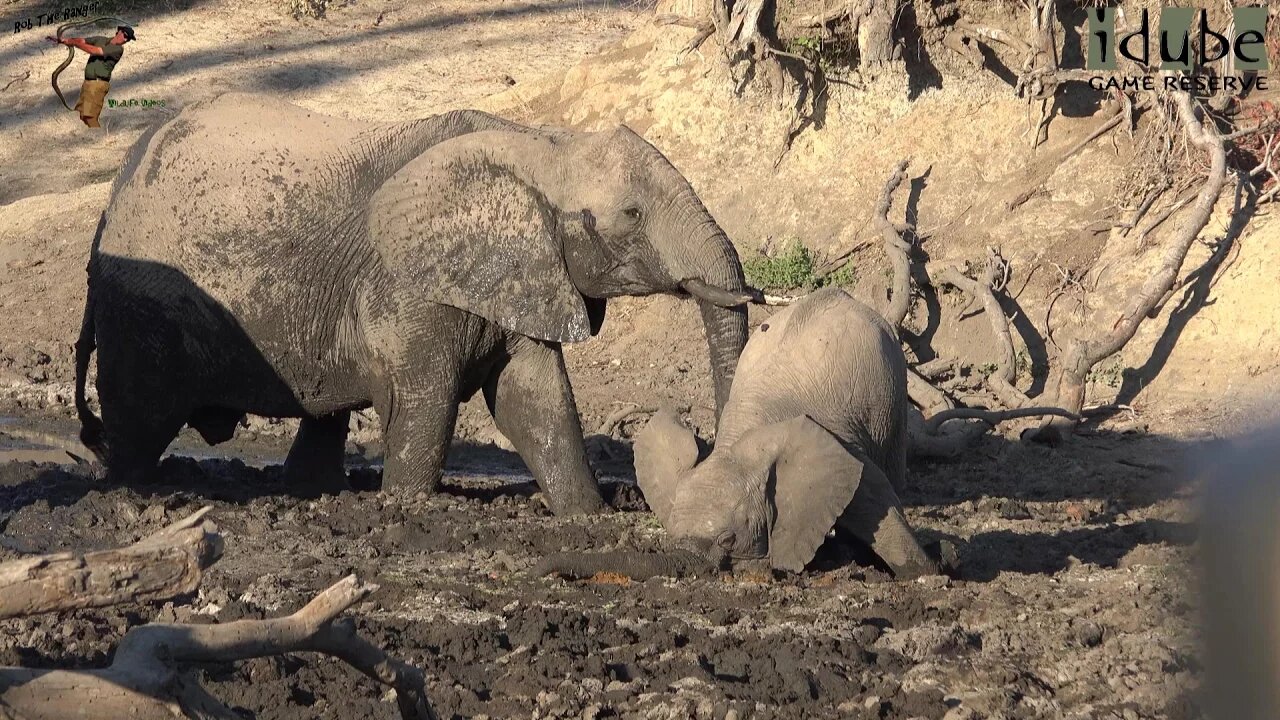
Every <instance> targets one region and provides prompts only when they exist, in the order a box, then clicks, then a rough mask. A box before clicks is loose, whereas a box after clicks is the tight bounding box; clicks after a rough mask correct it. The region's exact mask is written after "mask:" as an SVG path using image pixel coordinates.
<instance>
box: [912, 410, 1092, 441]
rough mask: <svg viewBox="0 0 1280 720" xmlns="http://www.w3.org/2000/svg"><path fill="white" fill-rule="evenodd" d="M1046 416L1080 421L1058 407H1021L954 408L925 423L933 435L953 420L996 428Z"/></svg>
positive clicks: (1077, 416)
mask: <svg viewBox="0 0 1280 720" xmlns="http://www.w3.org/2000/svg"><path fill="white" fill-rule="evenodd" d="M1044 415H1053V416H1057V417H1064V418H1068V419H1071V420H1079V419H1080V416H1079V415H1076V414H1075V413H1073V412H1070V411H1067V410H1063V409H1062V408H1056V407H1021V408H1013V409H1011V410H987V409H986V408H967V407H966V408H953V409H951V410H944V411H942V412H940V413H937V414H936V415H933V416H931V417H930V418H929V419H928V420H927V421H926V423H925V429H926V430H928V431H929V432H930V433H931V434H935V435H936V434H937V433H938V432H939V431H940V430H941V429H942V426H943V425H944V424H946V423H947V422H950V421H951V420H981V421H982V422H984V423H986V424H987V425H988V426H990V427H995V426H997V425H999V424H1000V423H1002V422H1006V421H1009V420H1017V419H1019V418H1028V417H1041V416H1044Z"/></svg>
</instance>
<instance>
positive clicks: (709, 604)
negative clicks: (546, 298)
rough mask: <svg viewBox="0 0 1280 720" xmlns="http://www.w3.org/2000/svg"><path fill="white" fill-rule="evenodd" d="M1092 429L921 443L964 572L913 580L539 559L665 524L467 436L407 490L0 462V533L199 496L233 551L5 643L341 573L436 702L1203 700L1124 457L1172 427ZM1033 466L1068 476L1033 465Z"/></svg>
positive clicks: (15, 535)
mask: <svg viewBox="0 0 1280 720" xmlns="http://www.w3.org/2000/svg"><path fill="white" fill-rule="evenodd" d="M1090 443H1093V444H1088V443H1080V444H1077V445H1075V446H1068V447H1065V448H1063V449H1061V450H1060V451H1058V452H1055V453H1052V454H1045V453H1041V451H1040V450H1039V449H1035V448H1031V449H1027V448H1022V447H1020V446H1016V445H991V446H988V447H985V448H984V449H983V450H984V453H985V454H984V453H978V454H976V455H975V456H974V457H973V458H970V459H966V460H964V461H962V462H957V463H948V464H938V465H929V466H920V467H916V468H913V473H912V480H913V484H912V490H911V491H910V492H909V493H908V495H907V498H906V500H907V504H908V513H909V515H910V517H911V520H912V522H913V523H914V524H915V525H916V527H917V528H918V529H919V531H920V532H921V534H922V535H925V536H926V537H929V538H949V539H953V540H954V541H955V542H956V543H957V545H958V547H959V552H960V562H961V570H962V572H961V574H960V576H959V578H957V579H948V578H942V577H934V578H925V579H923V580H921V581H917V582H910V583H901V582H895V581H893V580H892V579H891V578H890V577H889V576H888V575H887V574H885V573H884V572H882V571H881V570H879V569H877V568H875V567H874V566H869V565H861V564H858V562H856V558H853V557H852V556H850V555H848V554H847V549H846V548H840V547H828V548H824V551H823V556H822V558H820V560H821V562H819V563H817V564H815V565H814V567H813V568H811V570H810V571H809V572H806V573H803V574H798V575H789V574H784V573H768V572H740V573H738V574H736V575H731V574H726V575H722V576H720V577H713V578H703V579H692V580H681V581H674V580H667V579H662V578H655V579H651V580H649V581H645V582H625V581H619V580H618V579H617V578H609V577H596V578H593V579H591V580H587V581H580V582H569V581H564V580H559V579H543V578H534V577H531V576H530V575H529V573H528V571H529V570H530V568H531V567H532V566H533V564H534V563H535V562H537V560H538V559H540V558H541V557H542V556H543V555H545V554H547V553H552V552H557V551H562V550H585V549H596V550H600V549H610V548H619V547H621V548H636V549H654V548H658V547H660V546H661V543H662V542H663V532H662V530H661V528H660V527H659V526H658V524H657V523H656V522H655V521H654V518H653V516H652V514H650V513H648V512H647V511H644V510H643V507H644V505H643V499H642V498H641V497H640V496H639V494H638V493H637V492H636V490H635V487H634V486H633V485H632V484H630V483H629V482H627V481H625V480H624V481H622V482H615V481H612V480H610V481H607V482H606V483H605V484H604V489H605V493H606V496H607V497H609V499H610V501H611V504H612V505H613V506H614V507H615V508H619V510H618V511H615V512H613V513H610V514H606V515H601V516H595V517H590V518H557V517H554V516H552V515H551V514H550V513H549V512H548V511H547V509H546V508H545V506H544V505H543V504H542V502H541V499H540V496H539V494H538V493H537V488H536V486H535V485H533V484H532V483H530V482H529V481H528V479H527V477H526V478H521V477H520V476H519V475H516V474H513V473H512V472H506V471H504V473H503V474H498V475H494V474H488V473H487V472H477V471H476V470H475V468H487V467H489V465H486V464H485V463H486V462H487V461H485V458H484V455H483V453H472V452H471V451H469V450H467V449H465V448H463V449H462V450H460V451H458V450H456V451H455V454H456V455H457V456H458V457H457V458H456V460H458V462H455V463H454V467H461V468H463V469H461V470H453V471H451V472H450V473H449V475H448V476H447V478H446V485H447V488H446V492H441V493H436V494H433V495H429V496H428V495H420V496H416V497H414V498H409V499H404V498H400V497H397V496H394V495H391V494H388V493H383V492H378V491H372V490H365V491H360V492H355V491H349V492H342V493H340V494H337V495H317V494H315V493H308V492H306V491H305V489H299V488H292V487H289V486H288V485H287V484H286V483H285V482H284V480H283V476H282V474H281V472H280V468H279V467H278V466H271V465H268V466H267V467H264V468H257V467H252V466H250V465H246V464H245V463H243V462H240V461H237V460H200V461H197V460H193V459H189V458H183V457H171V458H168V459H166V460H165V461H164V463H163V464H162V466H161V471H160V473H159V482H158V483H156V484H154V485H148V486H145V487H115V486H110V485H107V484H105V483H104V482H103V481H102V480H100V479H98V478H96V477H95V476H94V475H93V474H92V473H91V472H90V471H89V470H88V469H87V468H85V467H80V466H75V465H70V464H67V465H53V464H48V463H45V464H36V463H27V462H8V463H3V464H0V527H2V528H3V534H2V535H0V558H3V559H10V558H13V557H18V556H20V555H22V554H27V553H35V552H49V551H54V550H62V549H76V550H82V549H91V548H100V547H107V546H111V545H119V544H123V543H128V542H132V541H133V540H136V539H137V538H139V537H141V536H143V535H145V534H147V533H150V532H153V531H155V530H157V529H159V528H160V527H162V526H163V525H164V524H166V523H168V522H171V521H173V520H176V519H177V518H179V517H181V516H183V515H185V514H186V513H189V512H191V511H193V510H195V509H197V508H198V507H200V506H202V505H205V504H212V505H213V506H214V511H213V514H212V516H213V518H214V519H215V521H216V522H217V523H218V525H219V526H220V528H222V530H223V533H224V536H225V539H226V553H225V555H224V557H223V559H222V560H221V561H220V562H218V563H217V564H216V565H214V566H213V568H211V570H210V571H209V572H208V573H207V575H206V578H205V581H204V583H203V585H202V587H201V589H200V590H199V591H198V592H197V593H195V594H194V595H192V596H190V597H185V598H179V599H177V600H175V601H173V602H170V603H166V604H163V605H161V606H154V605H133V606H122V607H117V608H112V609H108V610H84V611H77V612H72V613H66V614H64V615H61V616H39V617H34V618H26V619H22V620H10V621H4V622H0V663H5V664H22V665H30V666H37V667H52V666H61V667H96V666H102V665H105V664H107V663H108V662H109V660H110V657H111V653H112V650H113V648H114V646H115V644H116V643H117V642H118V641H119V638H120V637H121V636H122V635H123V634H124V632H126V631H127V630H128V629H129V628H130V627H133V626H136V625H138V624H141V623H144V622H149V621H155V620H159V621H170V622H173V621H179V622H196V623H203V622H229V621H231V620H235V619H240V618H260V617H273V616H279V615H284V614H287V613H289V612H292V611H293V610H294V609H296V608H297V607H299V606H301V605H302V604H304V603H305V602H306V601H307V600H308V599H309V598H310V597H311V596H312V595H313V594H314V593H316V592H318V591H319V590H321V589H323V588H324V587H326V586H327V585H329V584H330V583H331V582H333V581H335V580H336V579H338V578H339V577H341V576H343V575H345V574H347V573H351V572H355V573H356V574H358V575H359V576H360V577H361V578H362V579H364V580H368V581H371V582H374V583H377V584H378V585H379V586H380V588H381V589H380V590H379V591H378V592H377V593H375V594H374V595H373V596H372V597H371V598H370V599H369V600H368V601H366V602H365V603H363V604H361V605H360V606H357V607H356V608H353V609H352V611H351V613H350V614H351V615H352V616H353V617H354V618H355V619H356V624H357V626H358V628H359V629H360V632H361V633H362V634H365V635H366V636H368V637H369V638H371V639H372V640H374V641H375V642H378V643H379V644H382V645H384V646H385V647H387V648H388V649H389V650H390V651H391V652H392V653H393V654H395V655H397V656H399V657H401V658H404V659H406V660H408V661H410V662H413V663H415V664H418V665H420V666H421V667H422V668H423V669H424V670H425V671H426V672H427V676H428V678H429V690H430V692H431V697H432V699H433V701H434V703H435V704H436V706H437V709H438V710H440V711H441V712H442V713H443V715H444V716H445V717H467V718H473V717H476V718H479V717H490V718H500V717H538V718H555V717H565V718H605V717H655V718H715V719H716V720H720V719H721V718H726V717H738V718H795V717H814V718H827V717H830V718H837V717H839V718H904V719H905V718H948V719H955V718H978V717H1027V718H1039V717H1044V718H1050V717H1082V718H1083V717H1107V716H1112V715H1114V716H1115V717H1129V716H1130V715H1132V716H1135V717H1192V716H1194V715H1192V714H1188V713H1193V712H1194V702H1193V697H1194V696H1193V695H1191V694H1190V693H1191V691H1192V689H1194V687H1195V685H1196V683H1197V682H1198V668H1197V665H1196V663H1195V661H1194V659H1193V658H1194V656H1195V655H1194V648H1193V646H1192V641H1191V640H1190V637H1189V628H1190V626H1191V624H1192V622H1193V619H1194V613H1195V610H1194V601H1193V599H1192V598H1190V597H1189V596H1188V595H1189V593H1188V591H1187V588H1188V587H1189V586H1190V584H1191V582H1192V580H1191V577H1190V575H1189V571H1188V570H1187V562H1188V555H1189V552H1190V550H1189V547H1190V543H1191V542H1192V541H1193V540H1194V538H1193V537H1192V536H1189V535H1188V534H1187V533H1186V532H1184V529H1185V527H1184V526H1185V500H1184V498H1183V497H1182V496H1183V494H1185V492H1186V489H1185V488H1184V487H1183V486H1182V485H1180V484H1179V483H1178V482H1176V481H1175V480H1176V479H1175V478H1173V477H1171V476H1170V475H1169V474H1168V473H1161V472H1158V471H1156V472H1151V471H1143V470H1140V469H1137V468H1134V467H1131V466H1127V465H1125V464H1122V463H1117V462H1113V461H1112V459H1113V458H1121V459H1127V460H1130V461H1132V462H1143V460H1142V458H1144V457H1146V456H1147V455H1149V454H1150V453H1165V454H1167V453H1168V452H1169V447H1168V446H1165V445H1157V444H1154V443H1152V442H1151V441H1147V440H1143V441H1133V440H1129V439H1124V438H1115V439H1108V440H1107V441H1106V442H1105V443H1103V442H1102V440H1101V439H1094V440H1091V441H1090ZM1098 443H1102V444H1103V445H1105V447H1095V445H1097V444H1098ZM1076 466H1079V467H1080V468H1081V470H1079V471H1077V470H1073V468H1074V467H1076ZM467 468H470V469H467ZM1086 468H1088V470H1086ZM371 473H372V474H373V475H374V477H368V476H367V475H368V474H371ZM1048 473H1058V474H1060V475H1061V476H1065V477H1066V478H1067V479H1068V480H1070V481H1072V482H1073V483H1074V484H1073V485H1063V486H1062V487H1060V488H1058V489H1057V490H1055V491H1053V492H1046V491H1043V490H1042V489H1041V488H1040V486H1039V483H1038V481H1037V480H1036V478H1039V477H1041V476H1042V475H1044V474H1048ZM354 474H355V475H356V476H362V474H363V476H364V480H365V481H366V482H365V483H364V485H365V486H376V484H377V483H376V471H375V470H372V469H368V468H365V469H360V470H357V471H355V473H354ZM1117 497H1118V498H1119V499H1116V498H1117ZM197 670H198V671H199V672H201V673H203V674H204V677H205V681H206V684H207V687H209V689H210V690H211V691H212V692H213V693H215V694H216V695H217V696H218V697H220V698H222V699H224V700H226V701H227V702H229V703H230V704H231V705H233V706H234V707H237V708H238V710H239V712H240V713H241V714H242V715H243V716H244V717H248V718H262V719H265V718H279V719H282V720H286V719H287V720H293V719H295V718H316V717H321V718H349V717H371V718H394V717H397V712H396V709H395V704H394V702H392V701H391V699H390V698H389V697H387V696H386V695H385V694H384V693H383V691H382V689H381V688H379V687H377V686H375V685H374V684H373V683H371V682H369V681H367V680H365V679H364V678H362V677H360V676H358V675H356V674H355V673H354V672H352V671H351V670H350V669H349V668H347V667H345V666H343V665H341V664H340V663H337V662H336V661H332V660H329V659H325V658H321V657H318V656H313V655H294V656H287V657H282V658H267V659H260V660H253V661H249V662H243V663H239V664H236V665H229V664H215V665H208V666H203V667H200V668H197Z"/></svg>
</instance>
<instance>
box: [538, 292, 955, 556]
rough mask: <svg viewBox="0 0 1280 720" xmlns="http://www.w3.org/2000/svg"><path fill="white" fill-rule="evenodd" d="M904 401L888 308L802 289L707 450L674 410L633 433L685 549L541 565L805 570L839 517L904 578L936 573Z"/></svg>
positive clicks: (764, 339)
mask: <svg viewBox="0 0 1280 720" xmlns="http://www.w3.org/2000/svg"><path fill="white" fill-rule="evenodd" d="M906 403H907V387H906V360H905V358H904V357H903V355H902V350H901V348H900V347H899V345H898V341H897V339H896V338H895V337H894V335H893V332H892V331H891V330H890V329H889V326H888V325H887V324H886V323H885V322H884V320H882V319H881V318H880V316H879V315H877V314H876V313H875V312H874V311H873V310H871V309H870V308H868V307H866V306H865V305H863V304H862V303H859V302H858V301H856V300H854V299H853V298H851V297H849V295H847V294H846V293H844V292H843V291H841V290H838V289H827V290H822V291H819V292H815V293H813V294H811V295H808V296H806V297H805V298H804V299H802V300H800V301H799V302H797V303H796V304H794V305H792V306H791V307H789V308H787V309H785V310H783V311H781V312H779V313H777V314H776V315H774V316H773V317H771V318H770V319H769V320H768V321H767V322H765V323H764V324H762V325H761V326H760V327H759V329H758V330H756V332H755V334H754V335H752V337H751V340H750V341H749V342H748V343H747V347H746V349H745V350H744V351H743V354H742V359H741V360H740V361H739V363H738V370H737V373H736V376H735V379H734V383H733V387H732V389H731V391H730V394H729V401H728V402H727V403H726V404H725V408H724V413H723V414H722V415H721V418H720V432H719V436H718V437H717V440H716V447H715V450H714V451H713V452H712V453H711V454H710V455H709V456H708V457H706V458H705V459H704V460H702V461H701V462H699V457H698V456H699V453H698V446H697V443H696V440H695V437H694V434H693V433H692V432H691V431H690V430H689V429H687V428H686V427H684V425H683V424H681V422H680V420H679V418H678V417H677V416H676V415H675V414H674V413H671V412H669V411H664V412H661V413H659V414H658V415H656V416H655V417H654V418H653V419H652V420H651V421H650V422H649V425H648V426H647V427H645V429H644V430H643V431H642V432H641V434H640V436H639V437H638V439H637V441H636V447H635V454H636V477H637V479H638V480H639V484H640V488H641V490H642V491H643V492H644V496H645V499H646V500H647V501H648V503H649V506H650V507H651V508H653V511H654V513H655V514H656V515H657V516H658V518H659V519H660V520H661V521H662V524H663V526H664V527H665V528H666V529H667V531H668V532H669V533H670V534H671V536H672V537H673V538H675V541H676V545H677V547H678V548H680V549H679V550H677V551H675V552H671V553H665V554H659V555H637V554H635V553H606V554H601V555H572V554H564V555H559V556H556V557H553V558H548V559H547V560H546V561H544V563H543V564H542V565H541V566H540V567H539V568H538V571H539V572H541V573H542V574H550V573H561V574H568V575H589V574H592V573H594V572H596V571H600V570H608V571H611V572H618V573H622V574H625V575H630V576H632V577H645V576H649V575H658V574H672V575H679V574H684V573H686V572H689V571H696V570H698V569H699V568H708V567H710V566H717V565H719V564H721V563H722V562H723V561H725V560H739V559H749V558H767V559H768V561H769V563H770V564H771V565H772V566H773V567H776V568H780V569H784V570H790V571H800V570H802V569H803V568H804V566H805V565H806V564H807V563H808V562H809V561H810V560H812V559H813V557H814V554H815V553H816V552H817V550H818V548H819V546H821V545H822V543H823V540H824V539H825V538H826V535H827V533H828V531H830V530H831V529H832V527H833V526H834V527H835V528H836V529H837V531H841V532H844V533H847V534H849V535H851V536H853V537H854V538H856V539H858V540H860V541H862V542H865V543H866V544H868V545H870V546H871V547H872V549H874V550H875V552H876V553H877V554H878V555H879V556H880V558H881V559H882V560H883V561H884V562H885V563H886V564H887V565H888V566H889V567H890V569H892V570H893V572H894V574H895V576H897V577H899V578H910V577H916V576H919V575H923V574H933V573H936V572H938V570H939V567H938V564H937V563H936V562H935V561H934V560H933V559H931V558H930V557H929V555H927V554H926V553H925V551H924V550H923V549H922V548H921V546H920V544H919V543H918V542H917V541H916V539H915V536H914V535H913V534H912V532H911V528H910V526H909V525H908V524H907V521H906V518H905V517H904V516H903V513H902V506H901V503H900V502H899V500H898V496H897V493H896V492H895V488H900V487H901V486H902V483H903V479H904V476H905V472H906V441H907V436H906Z"/></svg>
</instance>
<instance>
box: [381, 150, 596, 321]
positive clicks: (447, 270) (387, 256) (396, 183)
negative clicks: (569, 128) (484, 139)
mask: <svg viewBox="0 0 1280 720" xmlns="http://www.w3.org/2000/svg"><path fill="white" fill-rule="evenodd" d="M561 222H562V218H561V217H560V213H559V212H558V211H557V210H556V209H555V207H554V206H553V205H552V204H551V203H550V202H549V201H548V200H547V199H546V198H545V197H543V196H542V194H541V193H540V192H538V191H537V190H536V189H534V188H533V187H531V186H529V185H528V184H527V183H525V182H523V181H522V180H521V179H520V178H518V177H517V176H516V175H515V173H514V172H512V171H511V170H510V169H508V168H505V167H503V166H501V165H497V164H495V163H493V162H492V161H490V160H487V159H485V158H484V156H483V155H482V154H480V153H479V152H476V150H475V149H474V148H472V147H471V146H470V145H469V144H463V145H461V146H459V145H458V144H457V143H456V142H455V141H446V142H444V143H441V144H439V145H437V146H435V147H433V148H432V149H430V150H428V151H427V152H425V153H423V154H422V155H419V156H418V157H417V158H415V159H414V160H413V161H412V162H410V163H409V164H407V165H405V166H404V167H403V168H401V170H400V171H399V172H397V173H396V174H395V175H393V176H392V177H391V178H390V179H388V180H387V181H386V182H385V183H383V185H382V187H381V188H380V189H379V190H378V191H377V192H376V193H375V194H374V196H373V198H372V200H371V202H370V210H369V220H368V223H369V235H370V239H371V241H372V244H373V246H374V247H375V248H376V250H377V252H378V254H379V255H380V257H381V259H382V262H383V264H384V267H385V268H386V269H387V271H388V272H389V273H390V274H391V276H392V277H393V278H394V280H395V282H396V285H397V287H401V288H411V289H412V290H413V291H414V292H415V293H421V295H419V296H418V297H422V298H425V299H427V300H430V301H433V302H438V303H443V304H445V305H450V306H452V307H455V308H458V309H459V310H464V311H466V312H469V313H472V314H474V315H479V316H480V317H483V318H485V319H486V320H489V321H491V322H494V323H497V324H498V325H501V326H502V327H504V328H507V329H509V330H513V331H515V332H518V333H520V334H522V335H527V336H529V337H534V338H537V339H539V340H546V341H550V342H561V343H563V342H577V341H580V340H585V339H587V338H588V337H590V335H591V322H590V320H589V318H588V316H587V308H586V307H585V305H584V304H583V299H582V295H580V294H579V293H578V290H577V288H576V287H575V286H574V285H573V282H572V281H571V280H570V278H569V273H568V270H567V269H566V267H565V261H564V255H563V249H562V246H563V242H562V240H563V232H564V227H563V226H562V224H561Z"/></svg>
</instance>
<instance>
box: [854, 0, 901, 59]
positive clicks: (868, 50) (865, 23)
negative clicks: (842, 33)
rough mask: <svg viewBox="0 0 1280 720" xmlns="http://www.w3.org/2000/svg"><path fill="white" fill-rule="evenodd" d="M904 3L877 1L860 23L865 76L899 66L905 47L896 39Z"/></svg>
mask: <svg viewBox="0 0 1280 720" xmlns="http://www.w3.org/2000/svg"><path fill="white" fill-rule="evenodd" d="M903 2H904V0H875V2H873V3H871V6H870V8H869V11H868V12H867V15H866V17H864V18H863V19H862V22H860V23H858V57H859V65H860V67H861V69H862V72H863V73H869V74H871V75H878V74H880V73H882V72H884V71H886V70H888V69H890V67H892V66H893V65H896V64H899V63H900V62H901V60H902V48H901V46H900V45H899V44H898V42H897V40H895V39H894V37H893V28H894V23H895V21H896V20H897V19H898V14H899V13H900V12H901V10H902V5H903Z"/></svg>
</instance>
